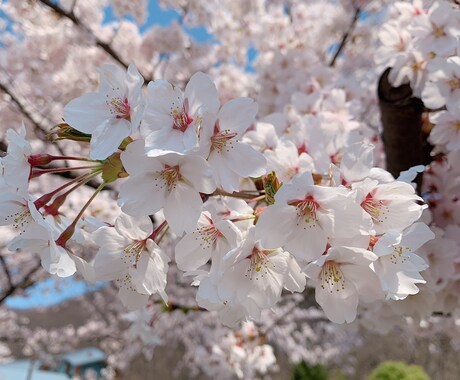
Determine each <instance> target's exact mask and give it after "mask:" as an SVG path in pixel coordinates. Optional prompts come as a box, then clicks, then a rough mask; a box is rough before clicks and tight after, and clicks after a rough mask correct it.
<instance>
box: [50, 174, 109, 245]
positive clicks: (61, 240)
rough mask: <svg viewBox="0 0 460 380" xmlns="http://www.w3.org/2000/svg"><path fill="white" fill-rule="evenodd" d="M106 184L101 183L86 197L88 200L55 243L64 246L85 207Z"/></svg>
mask: <svg viewBox="0 0 460 380" xmlns="http://www.w3.org/2000/svg"><path fill="white" fill-rule="evenodd" d="M105 185H106V183H105V182H103V183H101V184H100V185H99V186H98V188H97V189H96V191H95V192H94V193H93V195H91V197H90V198H89V199H88V201H87V202H86V203H85V205H84V206H83V207H82V209H81V210H80V212H79V213H78V215H77V216H76V217H75V219H74V220H73V222H72V224H70V225H69V226H68V227H67V228H66V229H65V230H64V231H63V232H62V233H61V235H60V236H59V237H58V239H57V240H56V244H57V245H59V246H61V247H63V248H65V245H66V243H67V241H68V240H69V239H70V238H71V237H72V235H73V234H74V232H75V226H76V225H77V223H78V221H79V220H80V218H81V217H82V215H83V213H84V212H85V211H86V209H87V208H88V206H89V205H90V204H91V202H92V201H93V200H94V198H96V196H97V195H98V194H99V193H100V192H101V191H102V189H103V188H104V186H105Z"/></svg>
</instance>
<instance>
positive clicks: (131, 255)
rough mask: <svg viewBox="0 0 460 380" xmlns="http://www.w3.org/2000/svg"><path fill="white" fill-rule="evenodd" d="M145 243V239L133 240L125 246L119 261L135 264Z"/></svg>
mask: <svg viewBox="0 0 460 380" xmlns="http://www.w3.org/2000/svg"><path fill="white" fill-rule="evenodd" d="M146 245H147V239H145V240H134V241H133V242H132V243H131V244H129V245H128V246H126V247H125V249H124V250H123V252H124V253H125V255H124V256H122V258H121V261H123V263H124V264H127V265H134V266H136V265H137V262H138V261H139V259H140V258H141V254H142V252H143V251H144V249H145V247H146Z"/></svg>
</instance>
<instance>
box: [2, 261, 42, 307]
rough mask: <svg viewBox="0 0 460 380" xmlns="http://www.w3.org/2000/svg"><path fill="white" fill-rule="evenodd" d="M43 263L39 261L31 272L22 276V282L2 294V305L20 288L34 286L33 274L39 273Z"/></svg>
mask: <svg viewBox="0 0 460 380" xmlns="http://www.w3.org/2000/svg"><path fill="white" fill-rule="evenodd" d="M41 267H42V265H41V263H40V262H38V263H37V264H36V265H35V266H34V267H33V268H32V269H31V270H30V271H29V272H27V274H26V275H25V276H24V277H23V278H22V280H21V281H20V282H18V283H17V284H15V285H13V286H11V287H10V288H9V289H8V290H6V292H4V293H3V294H2V295H1V296H0V305H1V304H3V302H5V300H6V299H7V298H8V297H9V296H11V295H12V294H13V293H14V292H15V291H17V290H19V289H22V290H24V289H27V288H28V287H30V286H32V285H33V284H34V283H35V281H33V280H32V276H33V275H34V274H35V273H37V272H38V271H39V270H40V269H41Z"/></svg>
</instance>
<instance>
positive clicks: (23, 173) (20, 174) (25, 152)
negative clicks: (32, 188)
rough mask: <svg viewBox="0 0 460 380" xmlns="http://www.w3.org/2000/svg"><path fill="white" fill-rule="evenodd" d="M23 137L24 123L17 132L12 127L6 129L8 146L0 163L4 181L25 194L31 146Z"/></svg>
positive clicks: (24, 131) (27, 185)
mask: <svg viewBox="0 0 460 380" xmlns="http://www.w3.org/2000/svg"><path fill="white" fill-rule="evenodd" d="M25 137H26V127H25V126H24V124H22V125H21V128H20V129H19V131H18V132H16V131H15V130H13V129H8V130H7V132H6V139H7V142H8V148H7V154H6V156H5V157H4V158H3V160H2V165H3V180H4V181H5V183H6V184H7V185H9V186H10V187H12V188H15V189H16V191H20V192H22V193H25V194H26V193H27V189H28V187H29V176H30V170H31V168H30V164H29V161H28V159H29V156H30V155H31V154H32V147H31V146H30V143H29V142H28V141H27V140H26V139H25Z"/></svg>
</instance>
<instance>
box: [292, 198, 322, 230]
mask: <svg viewBox="0 0 460 380" xmlns="http://www.w3.org/2000/svg"><path fill="white" fill-rule="evenodd" d="M288 204H289V205H291V206H295V208H296V209H297V215H298V216H300V217H302V218H304V219H305V222H306V223H307V224H308V223H310V222H313V221H316V220H318V217H317V212H318V209H319V204H318V202H316V201H315V199H314V198H313V196H311V195H308V196H306V197H305V199H303V200H295V201H291V202H289V203H288Z"/></svg>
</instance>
